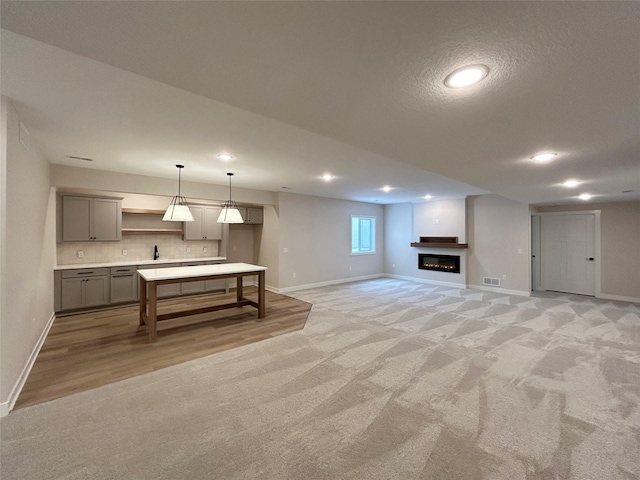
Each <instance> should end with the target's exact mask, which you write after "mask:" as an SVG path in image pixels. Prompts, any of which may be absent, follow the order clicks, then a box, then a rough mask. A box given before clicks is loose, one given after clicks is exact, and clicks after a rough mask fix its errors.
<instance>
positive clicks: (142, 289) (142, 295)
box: [138, 276, 147, 325]
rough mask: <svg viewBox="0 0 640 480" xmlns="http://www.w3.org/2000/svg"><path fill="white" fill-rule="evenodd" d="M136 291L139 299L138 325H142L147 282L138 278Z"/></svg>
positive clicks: (145, 305) (145, 309)
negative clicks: (137, 290)
mask: <svg viewBox="0 0 640 480" xmlns="http://www.w3.org/2000/svg"><path fill="white" fill-rule="evenodd" d="M138 289H139V297H140V325H144V314H145V313H147V281H146V280H145V279H144V278H142V277H140V276H138Z"/></svg>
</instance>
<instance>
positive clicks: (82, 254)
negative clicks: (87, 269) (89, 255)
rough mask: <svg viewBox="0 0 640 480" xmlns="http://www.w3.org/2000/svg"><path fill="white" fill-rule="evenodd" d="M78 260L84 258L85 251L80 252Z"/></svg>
mask: <svg viewBox="0 0 640 480" xmlns="http://www.w3.org/2000/svg"><path fill="white" fill-rule="evenodd" d="M78 258H84V250H78Z"/></svg>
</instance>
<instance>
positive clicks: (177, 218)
mask: <svg viewBox="0 0 640 480" xmlns="http://www.w3.org/2000/svg"><path fill="white" fill-rule="evenodd" d="M176 167H177V168H178V195H176V196H175V197H173V200H172V201H171V204H170V205H169V206H168V207H167V211H166V212H165V214H164V217H162V220H163V221H165V222H193V215H192V214H191V210H189V204H188V203H187V199H186V198H184V197H183V196H181V195H180V180H181V178H180V174H181V172H182V169H183V168H184V165H176Z"/></svg>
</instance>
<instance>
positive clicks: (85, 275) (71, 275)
mask: <svg viewBox="0 0 640 480" xmlns="http://www.w3.org/2000/svg"><path fill="white" fill-rule="evenodd" d="M108 303H109V269H108V268H83V269H79V270H65V271H63V272H62V279H61V303H60V305H61V308H62V310H73V309H76V308H85V307H95V306H98V305H106V304H108Z"/></svg>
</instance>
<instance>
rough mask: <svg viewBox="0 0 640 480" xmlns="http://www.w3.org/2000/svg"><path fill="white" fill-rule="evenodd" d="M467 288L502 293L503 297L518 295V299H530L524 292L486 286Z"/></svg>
mask: <svg viewBox="0 0 640 480" xmlns="http://www.w3.org/2000/svg"><path fill="white" fill-rule="evenodd" d="M468 288H473V289H475V290H483V291H485V292H493V293H503V294H505V295H518V296H519V297H530V296H531V292H527V291H525V290H509V289H508V288H500V287H487V286H486V285H469V286H468Z"/></svg>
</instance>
